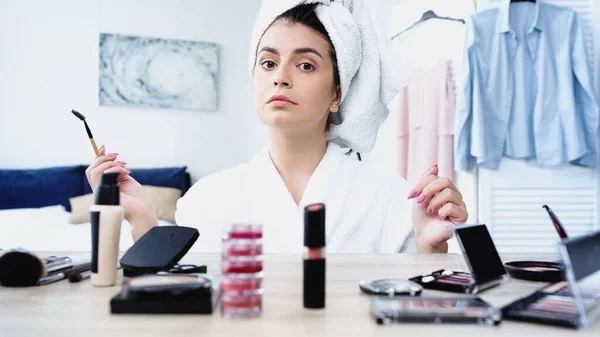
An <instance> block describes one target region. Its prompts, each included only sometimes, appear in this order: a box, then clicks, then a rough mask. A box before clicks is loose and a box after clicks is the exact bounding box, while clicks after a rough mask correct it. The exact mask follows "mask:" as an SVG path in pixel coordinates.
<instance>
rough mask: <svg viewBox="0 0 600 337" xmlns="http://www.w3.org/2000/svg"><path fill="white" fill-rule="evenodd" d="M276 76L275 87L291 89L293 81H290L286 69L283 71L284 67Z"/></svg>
mask: <svg viewBox="0 0 600 337" xmlns="http://www.w3.org/2000/svg"><path fill="white" fill-rule="evenodd" d="M274 75H275V76H274V79H273V86H274V87H278V86H282V87H286V88H289V87H291V81H290V79H289V76H288V74H287V72H286V71H285V69H283V67H280V68H279V69H278V71H277V72H276V73H275V74H274Z"/></svg>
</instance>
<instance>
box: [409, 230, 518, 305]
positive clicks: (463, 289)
mask: <svg viewBox="0 0 600 337" xmlns="http://www.w3.org/2000/svg"><path fill="white" fill-rule="evenodd" d="M454 233H455V236H456V238H457V240H458V243H459V246H460V248H461V250H462V253H463V257H464V259H465V262H466V264H467V266H468V268H469V271H470V273H466V272H460V271H453V270H446V269H440V270H436V271H434V272H432V273H429V274H425V275H420V276H416V277H413V278H411V279H410V280H411V281H414V282H417V283H419V284H420V285H422V286H423V288H425V289H432V290H442V291H449V292H455V293H466V294H477V293H480V292H482V291H484V290H486V289H489V288H492V287H495V286H498V285H500V284H502V283H503V282H505V281H506V279H507V278H508V275H507V273H506V270H505V269H504V265H503V264H502V260H501V259H500V255H499V254H498V250H497V249H496V246H495V245H494V242H493V241H492V237H491V236H490V233H489V231H488V229H487V227H486V226H485V225H482V224H476V225H461V226H457V227H455V228H454Z"/></svg>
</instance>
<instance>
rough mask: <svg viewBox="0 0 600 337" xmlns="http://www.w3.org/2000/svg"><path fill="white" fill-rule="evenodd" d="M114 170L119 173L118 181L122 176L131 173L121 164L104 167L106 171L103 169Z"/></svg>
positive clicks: (111, 171) (112, 171)
mask: <svg viewBox="0 0 600 337" xmlns="http://www.w3.org/2000/svg"><path fill="white" fill-rule="evenodd" d="M114 172H117V173H119V181H121V180H122V179H123V178H125V177H126V176H128V175H129V173H131V170H129V169H126V168H124V167H122V166H113V167H111V168H109V169H106V171H104V173H114Z"/></svg>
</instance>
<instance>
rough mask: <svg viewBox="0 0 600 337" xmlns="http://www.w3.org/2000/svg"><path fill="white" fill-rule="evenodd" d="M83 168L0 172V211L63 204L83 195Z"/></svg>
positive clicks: (65, 204)
mask: <svg viewBox="0 0 600 337" xmlns="http://www.w3.org/2000/svg"><path fill="white" fill-rule="evenodd" d="M84 178H85V167H83V166H81V165H78V166H66V167H50V168H43V169H24V170H18V169H16V170H0V209H11V208H38V207H45V206H52V205H63V206H65V209H66V210H67V211H71V205H70V204H69V198H72V197H76V196H78V195H81V194H83V190H82V186H83V179H84Z"/></svg>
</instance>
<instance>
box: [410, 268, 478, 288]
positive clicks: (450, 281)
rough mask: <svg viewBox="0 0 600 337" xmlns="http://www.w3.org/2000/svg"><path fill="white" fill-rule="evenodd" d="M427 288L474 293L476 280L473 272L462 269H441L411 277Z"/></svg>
mask: <svg viewBox="0 0 600 337" xmlns="http://www.w3.org/2000/svg"><path fill="white" fill-rule="evenodd" d="M410 280H411V281H413V282H416V283H418V284H420V285H421V286H423V288H425V289H431V290H442V291H450V292H454V293H467V294H470V293H472V291H473V289H474V288H475V285H476V284H475V280H473V278H472V277H471V274H469V273H464V272H460V271H452V270H445V269H440V270H436V271H434V272H432V273H430V274H426V275H421V276H416V277H413V278H411V279H410Z"/></svg>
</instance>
